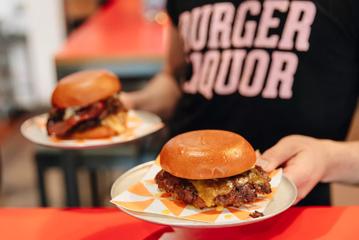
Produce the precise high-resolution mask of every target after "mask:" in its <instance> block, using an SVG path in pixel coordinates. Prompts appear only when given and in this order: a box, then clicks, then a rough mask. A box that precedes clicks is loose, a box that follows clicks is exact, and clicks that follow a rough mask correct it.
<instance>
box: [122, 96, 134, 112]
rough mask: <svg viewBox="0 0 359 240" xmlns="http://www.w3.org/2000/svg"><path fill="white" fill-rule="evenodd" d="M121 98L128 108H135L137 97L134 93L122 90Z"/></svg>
mask: <svg viewBox="0 0 359 240" xmlns="http://www.w3.org/2000/svg"><path fill="white" fill-rule="evenodd" d="M120 100H121V102H122V104H123V105H124V106H125V107H126V108H127V109H134V108H135V99H134V96H133V93H128V92H121V94H120Z"/></svg>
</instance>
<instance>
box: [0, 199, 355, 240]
mask: <svg viewBox="0 0 359 240" xmlns="http://www.w3.org/2000/svg"><path fill="white" fill-rule="evenodd" d="M166 231H171V230H170V228H169V227H166V226H161V225H155V224H151V223H147V222H143V221H140V220H137V219H135V218H133V217H130V216H128V215H126V214H124V213H122V212H120V211H118V210H116V209H0V239H26V240H35V239H36V240H48V239H53V240H55V239H67V240H75V239H76V240H77V239H82V240H94V239H107V240H112V239H114V240H115V239H116V240H118V239H147V240H152V239H157V238H158V236H160V235H161V234H162V233H163V232H166ZM210 236H211V238H213V239H245V240H248V239H301V240H302V239H326V240H327V239H329V240H330V239H359V206H358V207H342V208H338V207H335V208H334V207H333V208H324V207H323V208H291V209H289V210H288V211H286V212H284V213H282V214H281V215H279V216H277V217H274V218H272V219H269V220H266V221H264V222H260V223H256V224H252V225H247V226H242V227H237V228H231V229H217V230H215V231H212V232H211V235H210Z"/></svg>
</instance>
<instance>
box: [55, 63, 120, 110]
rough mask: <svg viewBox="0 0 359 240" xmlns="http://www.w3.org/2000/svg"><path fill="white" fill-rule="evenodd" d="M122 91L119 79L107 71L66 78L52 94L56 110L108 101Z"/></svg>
mask: <svg viewBox="0 0 359 240" xmlns="http://www.w3.org/2000/svg"><path fill="white" fill-rule="evenodd" d="M120 90H121V84H120V81H119V79H118V78H117V77H116V75H114V74H113V73H111V72H108V71H105V70H89V71H81V72H77V73H74V74H71V75H68V76H66V77H65V78H63V79H61V80H60V81H59V83H58V84H57V86H56V88H55V90H54V92H53V93H52V100H51V101H52V105H53V106H54V107H56V108H67V107H78V106H86V105H89V104H91V103H94V102H97V101H99V100H102V99H106V98H108V97H110V96H112V95H114V94H116V93H117V92H119V91H120Z"/></svg>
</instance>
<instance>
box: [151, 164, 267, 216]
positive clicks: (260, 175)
mask: <svg viewBox="0 0 359 240" xmlns="http://www.w3.org/2000/svg"><path fill="white" fill-rule="evenodd" d="M155 181H156V183H157V185H158V188H159V189H160V190H161V191H163V192H166V193H170V194H171V196H172V197H173V198H175V199H177V200H181V201H183V202H184V203H186V204H191V205H193V206H194V207H196V208H200V209H202V208H205V207H229V206H234V207H240V206H242V205H243V204H247V203H251V202H254V201H255V200H257V199H258V198H259V197H260V196H261V195H263V194H269V193H271V186H270V183H269V182H270V177H269V175H268V174H267V173H266V172H265V171H264V170H263V169H262V168H261V167H259V166H256V167H254V168H252V169H250V170H248V171H246V172H244V173H242V174H239V175H236V176H232V177H228V178H220V179H211V180H188V179H184V178H178V177H176V176H173V175H171V174H170V173H168V172H166V171H164V170H162V171H160V172H159V173H158V174H157V175H156V177H155Z"/></svg>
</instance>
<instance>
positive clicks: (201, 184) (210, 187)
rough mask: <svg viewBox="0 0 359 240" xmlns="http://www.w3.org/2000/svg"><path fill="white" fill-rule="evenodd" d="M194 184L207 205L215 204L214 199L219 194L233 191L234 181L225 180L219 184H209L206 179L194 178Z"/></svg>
mask: <svg viewBox="0 0 359 240" xmlns="http://www.w3.org/2000/svg"><path fill="white" fill-rule="evenodd" d="M191 182H192V184H193V186H194V187H195V188H196V190H197V192H198V196H199V197H200V198H202V199H203V201H204V203H205V204H206V206H207V207H213V206H214V205H215V203H214V199H215V198H216V197H217V196H219V195H225V194H228V193H229V192H231V191H232V189H233V187H234V186H233V183H232V182H230V181H224V182H221V183H218V184H208V183H207V182H206V181H201V180H192V181H191Z"/></svg>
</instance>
